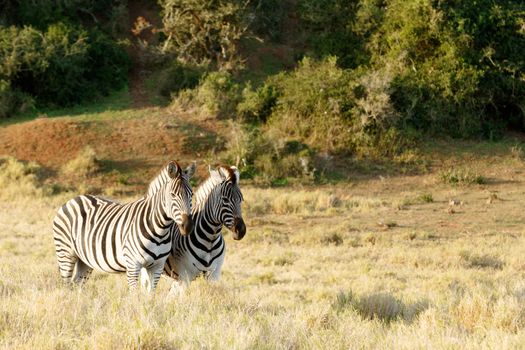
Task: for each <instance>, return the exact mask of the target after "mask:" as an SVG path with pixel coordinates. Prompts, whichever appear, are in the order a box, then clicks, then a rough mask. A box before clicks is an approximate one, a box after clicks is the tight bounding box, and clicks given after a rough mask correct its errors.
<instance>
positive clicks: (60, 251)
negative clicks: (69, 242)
mask: <svg viewBox="0 0 525 350" xmlns="http://www.w3.org/2000/svg"><path fill="white" fill-rule="evenodd" d="M55 249H56V254H57V261H58V271H59V272H60V277H62V280H63V281H64V282H66V283H70V282H71V277H72V276H73V270H74V268H75V264H76V263H77V261H78V257H77V256H76V254H75V253H73V252H71V249H70V248H69V247H67V246H65V245H63V244H60V243H59V242H56V241H55Z"/></svg>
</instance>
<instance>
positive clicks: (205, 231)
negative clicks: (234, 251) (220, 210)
mask: <svg viewBox="0 0 525 350" xmlns="http://www.w3.org/2000/svg"><path fill="white" fill-rule="evenodd" d="M193 221H194V223H195V233H196V235H197V236H199V237H200V238H202V239H204V240H206V241H208V242H213V241H215V240H216V239H217V237H218V236H219V235H220V234H221V229H222V225H223V224H222V222H220V220H217V219H215V218H214V215H212V213H211V212H209V211H207V210H202V211H199V212H195V213H194V214H193Z"/></svg>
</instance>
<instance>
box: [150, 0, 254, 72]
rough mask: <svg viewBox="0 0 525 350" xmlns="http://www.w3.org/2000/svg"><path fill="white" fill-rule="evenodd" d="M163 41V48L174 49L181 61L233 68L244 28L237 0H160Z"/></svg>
mask: <svg viewBox="0 0 525 350" xmlns="http://www.w3.org/2000/svg"><path fill="white" fill-rule="evenodd" d="M159 3H160V5H161V7H162V9H163V11H162V12H163V13H162V16H163V19H162V21H163V29H162V32H163V33H164V35H165V37H166V38H165V41H164V44H163V51H164V52H169V51H173V52H175V53H176V54H177V55H178V58H179V59H180V60H182V61H183V62H187V63H193V64H202V63H210V62H213V63H215V64H217V66H219V67H222V68H227V69H233V68H235V65H236V64H238V60H237V57H236V55H237V42H238V41H239V40H240V39H241V37H242V36H243V34H244V33H245V31H246V24H245V23H244V21H245V17H244V10H245V7H244V5H243V2H242V1H240V0H213V1H202V0H190V1H186V0H160V1H159Z"/></svg>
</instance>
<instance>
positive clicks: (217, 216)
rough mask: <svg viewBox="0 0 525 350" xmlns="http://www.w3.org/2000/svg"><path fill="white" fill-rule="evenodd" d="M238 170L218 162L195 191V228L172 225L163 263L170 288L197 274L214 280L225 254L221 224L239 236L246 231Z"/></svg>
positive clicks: (180, 284) (183, 283)
mask: <svg viewBox="0 0 525 350" xmlns="http://www.w3.org/2000/svg"><path fill="white" fill-rule="evenodd" d="M239 180H240V175H239V170H238V169H237V168H236V167H234V166H232V167H229V166H219V167H218V169H217V170H211V171H210V176H209V177H208V179H206V180H205V181H204V182H203V183H202V184H201V185H200V186H199V187H198V189H197V190H196V191H195V205H194V208H193V212H192V218H193V221H194V224H195V226H194V230H193V231H192V232H191V233H190V234H189V235H183V234H182V232H181V231H180V230H179V228H178V227H176V226H172V231H173V232H172V236H173V246H172V249H171V254H170V255H169V257H168V260H167V261H166V265H165V266H164V274H165V275H167V276H169V277H171V278H173V279H174V280H175V281H174V283H173V285H172V292H177V290H178V292H182V290H183V289H184V288H186V287H187V286H188V285H189V283H190V282H191V281H192V280H194V279H195V278H196V277H197V276H199V275H204V276H205V277H206V278H207V279H208V280H211V281H217V280H219V278H220V275H221V268H222V264H223V262H224V257H225V242H224V238H223V236H222V233H221V232H222V231H221V230H222V226H223V225H224V226H226V227H227V228H228V229H230V230H231V231H232V233H233V239H235V240H240V239H242V238H243V237H244V235H245V234H246V225H245V224H244V220H243V218H242V213H241V203H242V201H243V196H242V193H241V189H240V187H239Z"/></svg>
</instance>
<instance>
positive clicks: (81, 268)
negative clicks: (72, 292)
mask: <svg viewBox="0 0 525 350" xmlns="http://www.w3.org/2000/svg"><path fill="white" fill-rule="evenodd" d="M91 272H93V269H92V268H91V267H89V266H88V265H86V263H85V262H83V261H82V260H80V259H78V261H77V264H76V271H75V277H74V278H73V282H75V283H84V282H86V281H87V280H88V278H89V276H90V275H91Z"/></svg>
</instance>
